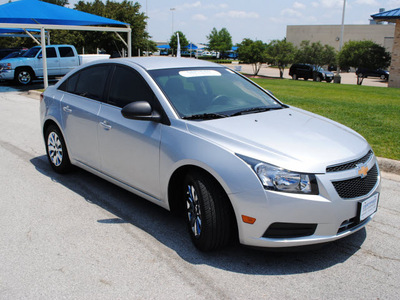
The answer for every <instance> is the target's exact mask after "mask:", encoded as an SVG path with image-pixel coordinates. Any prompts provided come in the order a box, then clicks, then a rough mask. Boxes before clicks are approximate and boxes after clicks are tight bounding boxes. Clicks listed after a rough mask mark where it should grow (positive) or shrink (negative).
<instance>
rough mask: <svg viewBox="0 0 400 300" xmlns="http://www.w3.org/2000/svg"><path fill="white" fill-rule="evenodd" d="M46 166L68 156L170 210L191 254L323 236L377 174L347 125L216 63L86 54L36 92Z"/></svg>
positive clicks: (375, 189)
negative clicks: (180, 219)
mask: <svg viewBox="0 0 400 300" xmlns="http://www.w3.org/2000/svg"><path fill="white" fill-rule="evenodd" d="M40 117H41V125H42V129H43V136H44V141H45V145H46V149H47V155H48V159H49V162H50V165H51V167H52V168H53V169H54V170H55V171H56V172H59V173H64V172H67V171H69V170H70V169H71V166H72V165H75V166H78V167H80V168H83V169H85V170H87V171H89V172H92V173H94V174H96V175H98V176H100V177H102V178H104V179H106V180H109V181H111V182H113V183H115V184H117V185H119V186H121V187H123V188H125V189H127V190H129V191H131V192H133V193H135V194H138V195H140V196H142V197H143V198H145V199H147V200H149V201H152V202H154V203H156V204H158V205H160V206H162V207H164V208H166V209H169V210H176V211H178V212H182V213H183V215H185V218H186V220H187V225H188V229H189V233H190V236H191V239H192V241H193V243H194V244H195V245H196V247H197V248H198V249H200V250H202V251H210V250H215V249H218V248H221V247H223V246H225V245H227V244H228V243H229V242H230V240H232V239H234V238H237V237H238V239H239V241H240V243H242V244H245V245H249V246H254V247H294V246H303V245H310V244H318V243H325V242H329V241H333V240H336V239H339V238H342V237H345V236H348V235H350V234H352V233H354V232H355V231H357V230H359V229H361V228H363V227H364V226H365V225H366V224H367V223H368V222H369V221H370V220H371V218H372V217H373V216H374V214H375V213H376V211H377V206H378V205H377V204H378V200H379V191H380V174H379V169H378V165H377V162H376V157H375V155H374V153H373V151H372V149H371V147H370V146H369V144H368V143H367V142H366V140H365V139H364V138H363V137H362V136H360V135H359V134H357V133H356V132H354V131H353V130H351V129H349V128H347V127H345V126H343V125H341V124H338V123H336V122H333V121H331V120H328V119H326V118H323V117H321V116H318V115H315V114H312V113H310V112H307V111H304V110H301V109H298V108H295V107H291V106H288V105H285V104H283V103H282V102H281V101H279V100H278V99H276V98H275V97H274V96H273V95H272V94H271V93H270V92H268V91H266V90H264V89H262V88H261V87H259V86H258V85H256V84H255V83H254V82H252V81H250V80H248V79H247V78H245V77H243V76H242V75H240V74H238V73H236V72H234V71H232V70H230V69H228V68H225V67H223V66H220V65H217V64H213V63H210V62H205V61H201V60H196V59H180V58H167V57H154V58H153V57H150V58H149V57H146V58H129V59H115V60H104V61H96V62H94V63H91V64H87V65H83V66H81V67H79V68H77V69H75V70H74V71H72V72H70V73H69V74H67V75H66V76H65V77H64V78H63V79H62V80H61V81H59V82H58V83H57V84H56V85H55V86H52V87H49V88H48V89H47V90H46V91H45V92H44V93H43V95H42V100H41V105H40Z"/></svg>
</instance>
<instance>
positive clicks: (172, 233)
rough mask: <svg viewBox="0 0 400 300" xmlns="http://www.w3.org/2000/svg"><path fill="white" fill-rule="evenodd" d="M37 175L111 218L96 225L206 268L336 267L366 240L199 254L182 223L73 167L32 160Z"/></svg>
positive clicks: (259, 271) (287, 270)
mask: <svg viewBox="0 0 400 300" xmlns="http://www.w3.org/2000/svg"><path fill="white" fill-rule="evenodd" d="M31 163H32V164H33V165H34V166H35V168H36V170H37V171H38V172H40V173H41V174H43V175H45V176H48V177H50V178H51V180H52V181H54V182H57V183H58V184H61V185H63V186H65V187H66V188H68V189H70V190H71V191H73V192H75V193H77V194H78V195H80V196H82V197H83V198H84V199H85V200H86V201H87V202H90V203H92V204H94V205H97V206H99V207H101V208H103V209H104V210H107V211H108V212H110V213H112V214H113V215H115V217H113V218H110V219H101V220H98V223H99V224H123V223H126V224H131V225H132V226H135V227H138V228H140V229H141V230H143V231H145V232H146V233H148V234H149V235H151V236H152V237H154V238H155V239H157V240H158V241H159V242H160V243H162V244H163V245H165V246H167V247H169V248H170V249H172V250H173V251H175V252H176V253H177V254H178V255H179V256H180V257H181V258H182V259H183V260H185V261H186V262H188V263H191V264H195V265H209V266H212V267H214V268H219V269H223V270H227V271H230V272H235V273H242V274H252V275H291V274H301V273H308V272H315V271H319V270H323V269H327V268H329V267H332V266H334V265H336V264H340V263H343V262H345V261H346V260H347V259H349V258H350V257H351V256H352V255H354V254H355V253H356V252H357V251H358V250H359V249H360V248H361V245H362V244H363V242H364V240H365V238H366V235H367V234H366V230H365V229H362V230H360V231H358V232H357V233H355V234H353V235H351V236H349V237H346V238H343V239H341V240H339V241H335V242H332V243H329V244H327V245H325V246H322V247H320V248H319V249H308V250H307V251H305V249H303V250H304V251H281V250H279V251H261V250H256V249H252V248H247V247H244V246H241V245H239V244H238V243H233V244H232V245H230V246H229V247H227V248H225V249H222V250H219V251H215V252H211V253H203V252H200V251H198V250H197V249H196V248H195V247H194V246H193V244H192V243H191V241H190V237H189V234H188V232H187V228H186V223H185V222H184V220H183V219H181V218H178V217H176V216H175V215H174V214H172V213H170V212H168V211H167V210H164V209H163V208H161V207H159V206H157V205H155V204H153V203H151V202H148V201H146V200H145V199H143V198H141V197H138V196H136V195H134V194H132V193H130V192H128V191H126V190H124V189H122V188H119V187H118V186H116V185H114V184H112V183H109V182H107V181H105V180H103V179H101V178H99V177H97V176H95V175H93V174H91V173H89V172H86V171H84V170H82V169H79V168H76V169H74V170H73V171H72V172H70V173H68V174H64V175H60V174H57V173H55V172H53V171H52V169H51V167H50V165H49V163H48V161H47V157H46V156H45V155H43V156H39V157H35V158H33V159H31Z"/></svg>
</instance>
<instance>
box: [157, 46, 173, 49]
mask: <svg viewBox="0 0 400 300" xmlns="http://www.w3.org/2000/svg"><path fill="white" fill-rule="evenodd" d="M157 48H159V49H170V48H171V47H170V46H169V45H160V46H157Z"/></svg>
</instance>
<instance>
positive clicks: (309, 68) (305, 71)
mask: <svg viewBox="0 0 400 300" xmlns="http://www.w3.org/2000/svg"><path fill="white" fill-rule="evenodd" d="M289 75H290V76H292V78H293V79H294V80H297V79H299V78H304V80H308V79H311V78H312V79H313V80H314V81H323V80H325V81H326V82H331V81H332V80H333V76H334V74H333V73H332V72H329V71H325V70H324V69H322V68H321V67H318V66H314V65H309V64H293V65H292V66H291V67H290V69H289Z"/></svg>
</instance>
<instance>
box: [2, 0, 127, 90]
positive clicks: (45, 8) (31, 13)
mask: <svg viewBox="0 0 400 300" xmlns="http://www.w3.org/2000/svg"><path fill="white" fill-rule="evenodd" d="M96 25H108V26H112V27H97V26H96ZM117 25H118V26H121V25H122V26H124V28H121V27H118V28H117V27H115V26H117ZM0 28H17V29H28V28H29V29H31V28H32V29H40V32H41V46H42V53H43V77H44V87H45V88H47V86H48V81H47V60H46V51H44V49H45V30H46V29H64V30H85V31H110V32H115V33H116V34H117V35H118V37H119V38H120V39H121V40H122V41H123V42H124V43H125V45H126V46H127V48H128V56H129V57H130V56H131V54H132V45H131V44H132V36H131V32H132V30H131V28H130V25H129V24H127V23H123V22H120V21H115V20H112V19H108V18H104V17H100V16H96V15H92V14H89V13H85V12H81V11H78V10H74V9H70V8H66V7H63V6H59V5H55V4H50V3H46V2H42V1H38V0H20V1H15V2H10V3H6V4H3V5H0ZM118 32H126V33H127V36H128V38H127V39H128V42H127V43H126V42H125V41H124V40H123V39H122V37H121V36H120V35H119V34H118Z"/></svg>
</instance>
